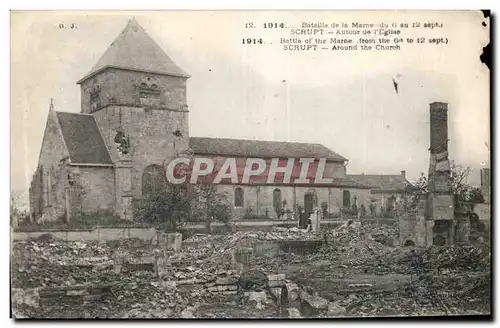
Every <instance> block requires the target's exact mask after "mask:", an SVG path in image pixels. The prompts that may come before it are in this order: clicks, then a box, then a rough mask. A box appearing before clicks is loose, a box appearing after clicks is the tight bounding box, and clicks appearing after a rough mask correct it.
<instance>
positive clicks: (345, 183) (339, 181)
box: [333, 177, 372, 189]
mask: <svg viewBox="0 0 500 328" xmlns="http://www.w3.org/2000/svg"><path fill="white" fill-rule="evenodd" d="M333 186H335V187H342V188H359V189H372V187H371V186H367V185H364V184H362V183H359V182H357V181H354V180H352V179H350V178H349V177H347V178H334V179H333Z"/></svg>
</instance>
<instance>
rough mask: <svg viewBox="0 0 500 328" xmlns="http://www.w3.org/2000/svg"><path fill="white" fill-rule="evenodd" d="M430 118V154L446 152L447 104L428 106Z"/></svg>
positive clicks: (440, 103)
mask: <svg viewBox="0 0 500 328" xmlns="http://www.w3.org/2000/svg"><path fill="white" fill-rule="evenodd" d="M430 116H431V124H430V126H431V147H430V151H431V154H438V153H442V152H445V151H448V104H446V103H442V102H433V103H431V104H430Z"/></svg>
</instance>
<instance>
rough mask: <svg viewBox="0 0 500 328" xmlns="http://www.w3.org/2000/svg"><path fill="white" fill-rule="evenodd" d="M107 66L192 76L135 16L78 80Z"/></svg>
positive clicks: (84, 78)
mask: <svg viewBox="0 0 500 328" xmlns="http://www.w3.org/2000/svg"><path fill="white" fill-rule="evenodd" d="M108 67H114V68H122V69H130V70H136V71H144V72H150V73H157V74H165V75H173V76H180V77H189V75H188V74H187V73H186V72H184V71H183V70H182V69H181V68H180V67H179V66H177V65H176V64H175V63H174V62H173V61H172V59H170V57H169V56H168V55H167V54H166V53H165V51H163V49H162V48H161V47H160V46H159V45H158V44H157V43H156V42H155V41H154V40H153V39H152V38H151V37H150V36H149V35H148V33H147V32H146V31H145V30H144V29H143V28H142V26H141V25H139V23H137V21H136V20H135V19H131V20H129V22H128V24H127V25H126V26H125V28H124V29H123V30H122V32H121V33H120V35H118V37H117V38H116V39H115V41H113V43H111V45H110V46H109V48H108V49H107V50H106V51H105V52H104V54H103V55H102V57H101V58H100V59H99V60H98V61H97V63H96V64H95V65H94V67H92V69H91V70H90V72H89V73H88V74H87V75H86V76H85V77H83V78H82V79H80V81H78V82H77V83H81V82H82V81H84V80H86V79H87V78H89V77H91V76H92V75H94V74H96V73H97V72H99V71H101V70H104V69H106V68H108Z"/></svg>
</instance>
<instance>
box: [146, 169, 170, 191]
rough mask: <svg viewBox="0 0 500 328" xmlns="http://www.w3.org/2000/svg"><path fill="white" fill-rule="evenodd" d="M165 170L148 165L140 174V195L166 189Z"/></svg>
mask: <svg viewBox="0 0 500 328" xmlns="http://www.w3.org/2000/svg"><path fill="white" fill-rule="evenodd" d="M165 182H166V177H165V169H164V168H163V167H162V166H160V165H156V164H153V165H149V166H147V167H146V168H145V169H144V173H143V174H142V194H143V195H145V194H149V193H153V192H155V191H158V190H160V188H165V187H166V183H165Z"/></svg>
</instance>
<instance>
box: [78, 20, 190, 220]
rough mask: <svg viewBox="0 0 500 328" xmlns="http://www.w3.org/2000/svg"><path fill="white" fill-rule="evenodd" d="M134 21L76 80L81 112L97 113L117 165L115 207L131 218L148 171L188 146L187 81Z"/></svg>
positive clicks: (101, 129) (123, 215)
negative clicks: (133, 203)
mask: <svg viewBox="0 0 500 328" xmlns="http://www.w3.org/2000/svg"><path fill="white" fill-rule="evenodd" d="M188 78H189V75H188V74H187V73H186V72H184V71H183V70H182V69H181V68H180V67H178V66H177V65H176V64H175V63H174V62H173V61H172V59H170V57H169V56H168V55H167V54H166V53H165V52H164V51H163V49H162V48H161V47H160V46H159V45H158V44H157V43H156V42H155V41H154V40H153V39H152V38H151V37H150V36H149V35H148V33H147V32H146V31H145V30H144V28H143V27H142V26H140V25H139V24H138V22H137V21H136V20H135V19H132V20H130V21H129V22H128V23H127V25H126V26H125V28H124V29H123V30H122V32H121V33H120V34H119V35H118V37H117V38H116V39H115V40H114V41H113V42H112V43H111V45H110V46H109V48H108V49H107V50H106V51H105V52H104V54H103V55H102V57H101V58H100V59H99V60H98V61H97V63H96V64H95V65H94V66H93V67H92V69H91V70H90V72H89V73H88V74H87V75H85V76H84V77H83V78H82V79H80V80H79V81H78V82H77V83H78V84H79V85H80V89H81V112H82V113H86V114H91V115H93V116H94V118H95V120H96V122H97V124H98V126H99V129H100V132H101V133H102V136H103V139H104V140H105V143H106V146H107V148H108V149H109V153H110V155H111V158H112V161H113V163H114V165H115V171H116V174H115V185H116V195H117V196H116V197H117V209H116V211H117V212H118V214H119V215H120V216H121V217H125V218H131V201H132V198H133V197H140V196H141V195H142V194H143V190H144V184H145V182H146V181H149V180H148V177H149V175H148V174H150V173H148V172H153V171H154V172H160V174H161V172H162V168H163V167H164V165H165V164H166V163H168V162H169V161H170V160H171V159H172V158H173V157H176V156H178V155H179V154H180V153H183V152H185V151H187V150H188V148H189V129H188V106H187V100H186V82H187V79H188Z"/></svg>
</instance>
